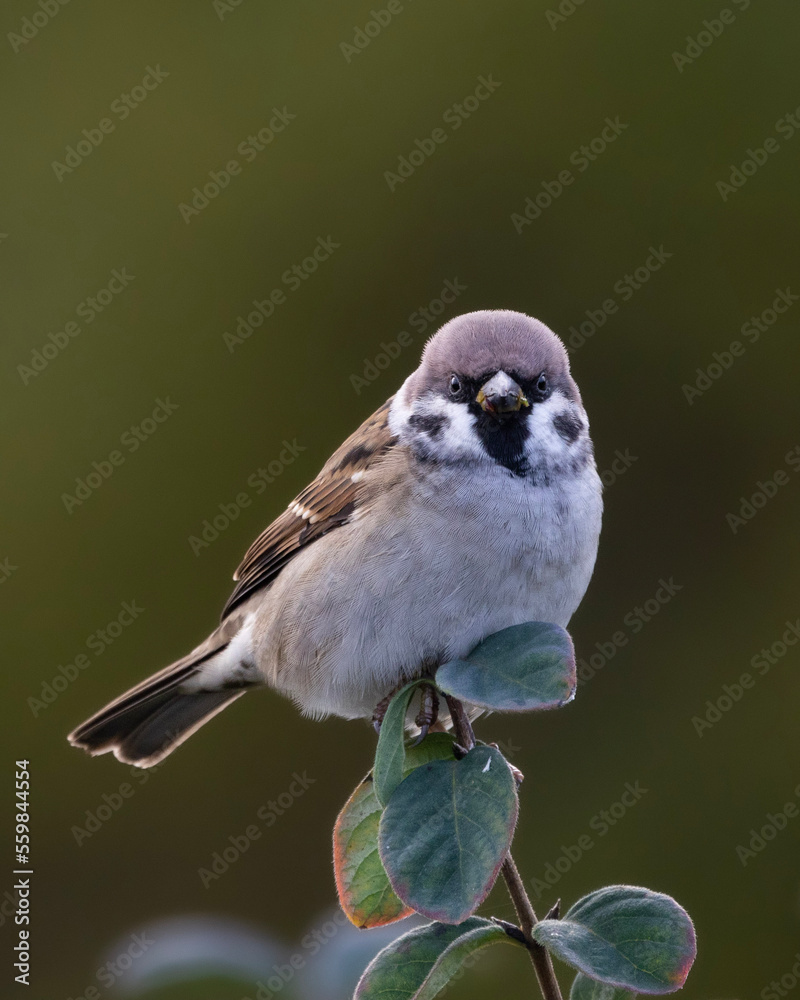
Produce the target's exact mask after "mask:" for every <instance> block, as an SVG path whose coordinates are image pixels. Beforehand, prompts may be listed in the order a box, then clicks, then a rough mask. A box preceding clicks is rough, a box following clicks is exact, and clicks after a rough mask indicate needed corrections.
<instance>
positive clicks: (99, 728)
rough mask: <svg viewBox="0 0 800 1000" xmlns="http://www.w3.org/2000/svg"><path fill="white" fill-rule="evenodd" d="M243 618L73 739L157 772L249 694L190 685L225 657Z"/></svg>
mask: <svg viewBox="0 0 800 1000" xmlns="http://www.w3.org/2000/svg"><path fill="white" fill-rule="evenodd" d="M240 624H241V616H239V615H231V616H230V618H228V619H226V620H225V622H223V624H222V625H220V627H219V628H218V629H217V630H216V631H215V632H214V633H213V634H212V635H210V636H209V637H208V639H206V641H205V642H204V643H202V644H201V645H200V646H198V647H197V649H195V650H193V651H192V652H191V653H190V654H189V655H188V656H185V657H183V659H180V660H177V661H176V662H175V663H173V664H171V665H170V666H168V667H165V668H164V669H163V670H160V671H159V672H158V673H156V674H153V676H152V677H148V678H147V680H145V681H142V683H141V684H137V685H136V687H133V688H131V689H130V690H129V691H126V692H125V694H123V695H122V696H121V697H119V698H116V699H115V700H114V701H112V702H111V703H110V704H109V705H106V707H105V708H103V709H101V710H100V711H99V712H97V713H96V714H95V715H93V716H92V717H91V718H90V719H87V721H86V722H84V723H83V724H82V725H80V726H78V727H77V729H75V730H74V731H73V732H72V733H70V735H69V737H68V739H69V741H70V743H72V745H73V746H77V747H81V748H82V749H84V750H86V751H88V752H89V753H90V754H92V755H95V754H102V753H108V752H113V753H114V755H115V756H116V758H117V759H118V760H121V761H123V762H124V763H127V764H136V765H137V766H138V767H152V766H153V764H157V763H158V762H159V761H160V760H163V758H164V757H166V756H167V754H169V753H171V752H172V751H173V750H174V749H175V748H176V747H177V746H179V745H180V744H181V743H183V741H184V740H185V739H187V738H188V737H189V736H191V734H192V733H194V732H195V731H196V730H198V729H199V728H200V726H202V725H203V724H204V723H205V722H207V721H208V720H209V719H211V718H212V717H213V716H215V715H216V714H217V713H218V712H221V711H222V709H223V708H225V706H226V705H228V704H229V703H230V702H232V701H234V700H235V699H236V698H238V697H239V696H240V695H242V694H244V690H242V689H238V690H237V689H230V688H229V689H227V690H221V691H186V690H185V688H184V684H185V682H186V681H187V680H189V679H190V678H191V677H193V676H194V675H195V674H196V673H197V672H198V670H199V668H200V666H201V665H202V664H203V663H205V662H206V661H207V660H209V659H211V658H212V657H214V656H216V655H217V654H218V653H221V652H222V651H223V650H224V649H225V647H226V646H227V645H228V643H229V642H230V640H231V638H232V637H233V635H235V634H236V631H237V630H238V628H239V626H240Z"/></svg>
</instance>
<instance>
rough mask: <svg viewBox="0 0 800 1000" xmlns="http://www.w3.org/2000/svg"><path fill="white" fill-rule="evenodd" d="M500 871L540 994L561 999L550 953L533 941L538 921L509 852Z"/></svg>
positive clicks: (547, 998) (550, 998) (550, 999)
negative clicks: (514, 911)
mask: <svg viewBox="0 0 800 1000" xmlns="http://www.w3.org/2000/svg"><path fill="white" fill-rule="evenodd" d="M501 871H502V873H503V879H504V881H505V883H506V888H507V889H508V894H509V896H511V902H512V903H513V904H514V909H515V910H516V911H517V919H518V920H519V922H520V929H521V931H522V933H523V934H524V935H525V943H526V944H527V946H528V954H529V955H530V956H531V962H532V963H533V968H534V971H535V972H536V978H537V979H538V980H539V989H540V990H541V991H542V996H543V997H544V1000H562V998H561V990H560V989H559V986H558V980H557V979H556V973H555V970H554V969H553V962H552V960H551V959H550V953H549V952H548V951H547V949H545V948H543V947H542V946H541V945H540V944H539V943H538V942H536V941H534V939H533V935H532V934H531V931H532V930H533V928H534V926H535V925H536V924H537V923H538V922H539V921H538V918H537V916H536V913H535V912H534V909H533V906H532V905H531V901H530V899H528V894H527V893H526V892H525V886H524V884H523V882H522V878H521V877H520V874H519V871H518V869H517V866H516V865H515V864H514V859H513V858H512V857H511V853H510V852H509V854H508V855H507V857H506V860H505V861H504V862H503V867H502V869H501Z"/></svg>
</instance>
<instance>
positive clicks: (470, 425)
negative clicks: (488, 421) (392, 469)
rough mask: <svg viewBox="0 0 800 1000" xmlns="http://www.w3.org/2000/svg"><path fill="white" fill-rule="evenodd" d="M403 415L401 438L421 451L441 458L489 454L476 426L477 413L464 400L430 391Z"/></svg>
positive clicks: (456, 458)
mask: <svg viewBox="0 0 800 1000" xmlns="http://www.w3.org/2000/svg"><path fill="white" fill-rule="evenodd" d="M404 415H405V422H404V423H403V425H402V428H401V430H400V437H401V440H403V441H405V442H407V443H408V444H409V445H411V447H412V448H414V449H415V450H417V451H418V452H420V453H421V454H422V455H425V456H435V457H436V459H437V460H439V461H442V462H447V461H463V460H464V459H465V458H475V459H481V458H483V459H485V458H486V453H485V452H484V450H483V447H482V445H481V442H480V440H479V439H478V435H477V433H476V430H475V417H474V416H472V414H471V413H470V412H469V410H468V409H467V407H466V406H465V405H464V404H463V403H455V402H453V401H452V400H449V399H444V398H442V397H441V396H437V395H434V394H432V393H430V394H428V395H427V396H424V397H423V398H422V399H418V400H417V401H416V402H415V403H414V405H413V406H412V407H410V408H407V409H406V410H405V413H404ZM398 418H399V414H398ZM398 423H399V420H398Z"/></svg>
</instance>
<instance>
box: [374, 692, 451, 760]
mask: <svg viewBox="0 0 800 1000" xmlns="http://www.w3.org/2000/svg"><path fill="white" fill-rule="evenodd" d="M407 683H408V681H401V682H400V683H399V684H398V685H396V686H395V687H394V688H392V690H391V691H390V692H389V694H387V695H386V697H385V698H381V700H380V701H379V702H378V704H377V705H376V706H375V711H374V712H373V713H372V725H373V726H374V727H375V732H376V733H380V731H381V725H382V723H383V719H384V716H385V715H386V711H387V709H388V708H389V704H390V702H391V700H392V698H394V696H395V695H396V694H397V692H398V691H402V689H403V688H404V687H405V686H406V684H407ZM438 718H439V696H438V695H437V694H436V688H435V687H434V685H433V683H430V684H423V685H422V686H421V700H420V709H419V712H418V713H417V717H416V719H414V722H415V724H416V725H417V726H419V728H420V736H419V738H418V739H417V740H416V742H415V745H416V743H420V742H421V741H422V740H424V739H425V737H426V736H427V735H428V733H429V731H430V730H431V728H433V729H436V728H437V727H438ZM442 731H444V730H442Z"/></svg>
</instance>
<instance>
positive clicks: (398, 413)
mask: <svg viewBox="0 0 800 1000" xmlns="http://www.w3.org/2000/svg"><path fill="white" fill-rule="evenodd" d="M411 378H412V376H411V375H409V376H408V378H407V379H406V380H405V382H403V384H402V385H401V386H400V390H399V391H398V393H397V395H396V396H395V397H394V400H393V401H392V405H391V406H390V407H389V421H388V423H389V430H390V431H391V432H392V434H394V435H395V437H401V436H402V433H403V430H404V428H405V426H406V424H407V423H408V418H409V417H410V416H411V407H410V406H409V404H408V402H407V401H406V393H407V391H408V383H409V381H410V380H411Z"/></svg>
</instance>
